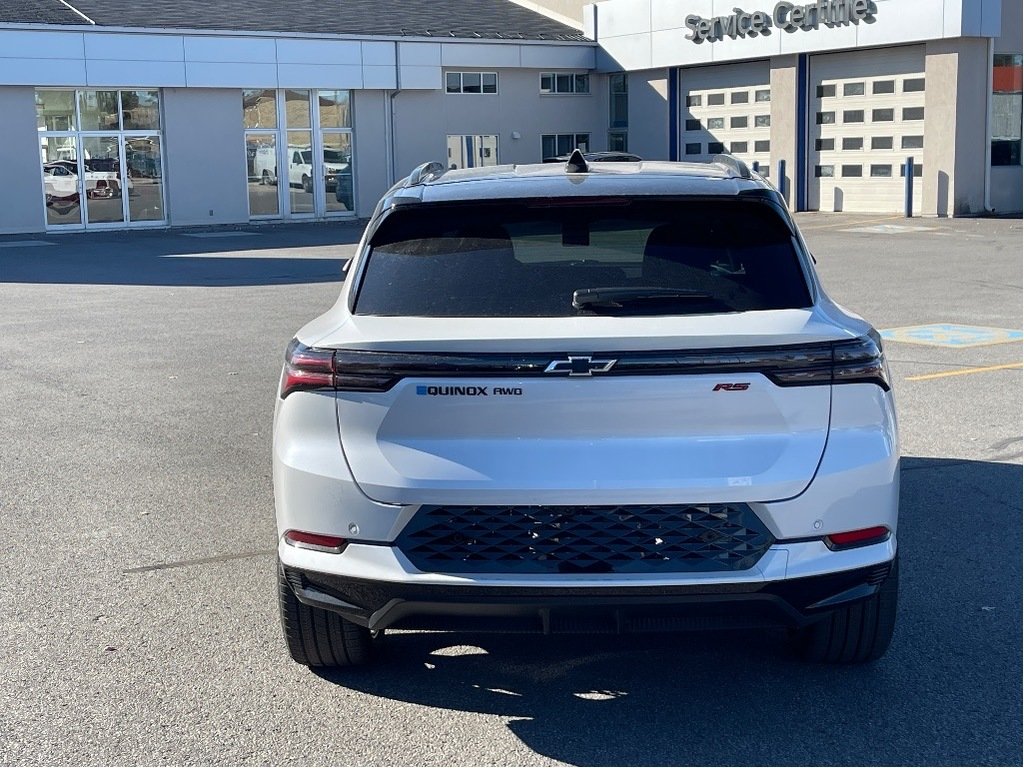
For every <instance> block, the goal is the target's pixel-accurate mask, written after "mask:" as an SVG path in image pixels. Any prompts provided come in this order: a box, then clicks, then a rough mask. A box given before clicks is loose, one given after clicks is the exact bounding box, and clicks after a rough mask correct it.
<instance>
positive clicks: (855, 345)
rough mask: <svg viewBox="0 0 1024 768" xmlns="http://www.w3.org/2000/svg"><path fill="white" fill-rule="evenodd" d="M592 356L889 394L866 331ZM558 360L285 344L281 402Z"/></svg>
mask: <svg viewBox="0 0 1024 768" xmlns="http://www.w3.org/2000/svg"><path fill="white" fill-rule="evenodd" d="M591 354H594V353H591ZM600 356H601V357H602V358H604V357H608V358H610V359H614V360H615V361H616V362H615V365H614V367H613V368H611V369H610V370H608V371H607V372H603V373H601V374H599V375H600V376H602V377H603V376H640V375H643V376H651V375H687V374H690V375H696V374H707V373H715V374H722V373H761V374H763V375H765V376H767V377H768V378H769V379H771V380H772V381H773V382H774V383H775V384H776V385H778V386H780V387H800V386H822V385H829V384H854V383H869V384H876V385H878V386H879V387H881V388H882V389H884V390H888V389H889V388H890V386H889V371H888V367H887V365H886V363H885V356H884V354H883V352H882V344H881V339H880V338H879V337H878V335H877V334H876V333H874V332H872V333H871V334H870V335H868V336H862V337H860V338H857V339H851V340H849V341H835V342H823V343H818V344H806V345H800V346H788V347H746V348H740V349H709V350H683V351H666V352H661V351H659V352H621V353H616V352H609V353H601V354H600ZM561 357H565V355H564V354H560V353H544V354H496V353H480V354H473V353H435V352H370V351H362V350H351V349H317V348H315V347H307V346H306V345H304V344H302V343H300V342H299V341H298V339H293V340H292V342H291V344H289V345H288V351H287V353H286V354H285V367H284V373H283V374H282V376H281V397H287V396H288V395H289V394H291V393H292V392H296V391H300V390H322V389H327V390H336V391H347V392H386V391H387V390H389V389H391V387H393V386H394V385H395V384H397V383H398V382H399V381H401V380H402V379H404V378H425V377H446V378H452V377H485V376H504V377H516V378H523V377H532V376H547V377H550V376H552V375H560V374H559V373H557V372H556V373H554V374H552V373H548V372H547V369H548V367H549V366H550V364H551V362H552V360H556V359H558V358H561ZM567 374H568V371H565V372H564V375H567Z"/></svg>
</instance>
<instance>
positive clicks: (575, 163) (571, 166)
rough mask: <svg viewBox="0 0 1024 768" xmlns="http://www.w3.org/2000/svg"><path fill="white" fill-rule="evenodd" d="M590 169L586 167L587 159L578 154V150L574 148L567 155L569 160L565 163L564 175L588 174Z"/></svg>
mask: <svg viewBox="0 0 1024 768" xmlns="http://www.w3.org/2000/svg"><path fill="white" fill-rule="evenodd" d="M589 171H590V168H589V167H588V166H587V159H586V158H585V157H584V156H583V153H582V152H580V148H579V147H576V149H574V150H573V151H572V154H571V155H569V159H568V160H566V161H565V172H566V173H588V172H589Z"/></svg>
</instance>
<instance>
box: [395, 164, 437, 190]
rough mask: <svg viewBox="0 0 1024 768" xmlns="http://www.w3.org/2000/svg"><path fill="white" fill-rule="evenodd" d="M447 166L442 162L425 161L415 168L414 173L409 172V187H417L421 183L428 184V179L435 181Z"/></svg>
mask: <svg viewBox="0 0 1024 768" xmlns="http://www.w3.org/2000/svg"><path fill="white" fill-rule="evenodd" d="M444 171H445V168H444V166H443V165H441V163H438V162H433V163H423V164H422V165H418V166H416V167H415V168H413V171H412V173H410V174H409V180H408V181H407V182H406V184H405V186H407V187H417V186H419V185H420V184H426V183H427V182H428V181H433V180H434V179H436V178H437V177H438V176H440V175H441V174H442V173H444Z"/></svg>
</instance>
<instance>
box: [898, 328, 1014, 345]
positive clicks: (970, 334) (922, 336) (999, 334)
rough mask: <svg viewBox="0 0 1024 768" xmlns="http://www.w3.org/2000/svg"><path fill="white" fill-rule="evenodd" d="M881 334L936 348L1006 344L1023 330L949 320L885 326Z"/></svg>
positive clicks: (899, 340)
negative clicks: (957, 323)
mask: <svg viewBox="0 0 1024 768" xmlns="http://www.w3.org/2000/svg"><path fill="white" fill-rule="evenodd" d="M881 334H882V338H883V339H885V340H887V341H897V342H904V343H906V344H928V345H931V346H936V347H977V346H981V345H983V344H1006V343H1009V342H1014V341H1020V340H1021V339H1022V338H1024V332H1021V331H1014V330H1010V329H1008V328H986V327H984V326H977V325H955V324H952V323H932V324H931V325H911V326H907V327H905V328H889V329H886V330H884V331H882V332H881Z"/></svg>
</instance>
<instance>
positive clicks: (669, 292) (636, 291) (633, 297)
mask: <svg viewBox="0 0 1024 768" xmlns="http://www.w3.org/2000/svg"><path fill="white" fill-rule="evenodd" d="M710 298H711V294H710V293H703V292H702V291H691V290H687V289H685V288H656V287H654V286H649V287H644V286H638V287H635V288H580V289H578V290H575V291H573V293H572V305H573V307H574V308H576V309H598V308H608V309H617V308H619V307H622V306H623V305H625V304H637V303H641V302H647V301H674V300H676V299H684V300H690V299H698V300H700V299H705V300H706V299H710Z"/></svg>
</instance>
